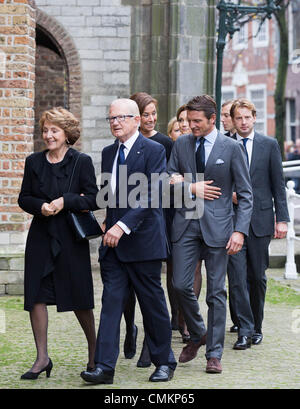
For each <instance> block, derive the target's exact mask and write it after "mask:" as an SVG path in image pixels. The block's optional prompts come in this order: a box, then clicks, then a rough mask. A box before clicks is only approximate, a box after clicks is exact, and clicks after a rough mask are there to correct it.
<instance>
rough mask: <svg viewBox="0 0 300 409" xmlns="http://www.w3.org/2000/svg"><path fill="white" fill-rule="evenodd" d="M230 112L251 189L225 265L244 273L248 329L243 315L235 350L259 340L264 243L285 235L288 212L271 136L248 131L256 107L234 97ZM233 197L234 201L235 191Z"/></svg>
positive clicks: (266, 260) (241, 309)
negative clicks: (244, 227)
mask: <svg viewBox="0 0 300 409" xmlns="http://www.w3.org/2000/svg"><path fill="white" fill-rule="evenodd" d="M230 115H231V118H232V121H233V124H234V127H235V129H236V134H235V139H236V140H237V141H238V142H239V143H240V144H242V146H243V147H244V151H245V155H246V158H247V163H248V166H249V171H250V178H251V185H252V191H253V212H252V217H251V222H250V227H249V235H248V237H246V238H245V242H244V245H243V248H242V250H241V251H240V252H239V253H238V254H236V255H232V256H230V258H229V263H228V271H229V274H230V275H231V276H232V277H234V276H236V277H237V279H239V280H240V279H241V277H244V287H245V294H246V293H247V284H248V289H249V296H250V297H249V298H250V306H251V311H252V315H253V320H254V332H253V322H251V316H250V315H249V313H248V314H247V317H248V318H247V320H246V319H245V320H244V328H245V332H244V333H243V334H242V333H239V337H238V340H237V342H236V343H235V345H234V348H235V349H246V348H247V347H249V346H250V345H251V342H252V344H253V345H257V344H260V343H261V341H262V339H263V334H262V322H263V315H264V303H265V294H266V286H267V277H266V274H265V271H266V269H267V268H268V265H269V244H270V241H271V238H272V236H273V234H274V237H275V238H278V239H281V238H284V237H285V236H286V233H287V222H288V221H289V215H288V209H287V202H286V192H285V185H284V178H283V172H282V158H281V154H280V149H279V145H278V143H277V141H276V139H275V138H271V137H268V136H264V135H261V134H259V133H258V132H256V131H255V130H254V125H255V122H256V109H255V106H254V104H253V103H252V102H251V101H248V100H247V99H238V100H236V101H234V103H233V104H232V106H231V110H230ZM233 201H234V203H236V204H237V203H238V199H237V198H236V196H235V195H234V196H233ZM273 205H274V208H275V217H274V211H273ZM246 280H247V283H246ZM249 298H247V297H246V296H245V297H244V298H243V299H241V300H240V302H238V303H237V304H236V305H235V307H236V311H237V314H238V315H239V317H240V318H241V317H242V318H243V317H244V318H245V317H246V315H245V314H244V313H245V311H248V310H249V308H248V305H247V303H249Z"/></svg>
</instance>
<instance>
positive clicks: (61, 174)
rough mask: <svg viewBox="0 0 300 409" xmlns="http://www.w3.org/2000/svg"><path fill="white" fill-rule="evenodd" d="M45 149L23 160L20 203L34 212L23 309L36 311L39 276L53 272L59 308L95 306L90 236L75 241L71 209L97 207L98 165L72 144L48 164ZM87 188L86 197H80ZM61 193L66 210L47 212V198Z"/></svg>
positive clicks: (26, 262) (93, 208)
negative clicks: (69, 217)
mask: <svg viewBox="0 0 300 409" xmlns="http://www.w3.org/2000/svg"><path fill="white" fill-rule="evenodd" d="M46 153H47V151H43V152H38V153H33V154H32V155H30V156H29V157H28V158H27V159H26V162H25V170H24V178H23V183H22V187H21V192H20V195H19V200H18V203H19V206H20V207H21V208H22V209H23V210H24V211H25V212H27V213H30V214H32V215H33V219H32V222H31V226H30V229H29V232H28V236H27V242H26V249H25V276H24V287H25V293H24V295H25V300H24V309H25V310H27V311H30V310H32V308H33V305H34V304H35V300H36V297H37V294H38V292H39V289H40V284H41V280H42V278H43V277H45V276H47V275H48V274H50V273H52V274H53V281H54V286H55V294H56V305H57V311H74V310H81V309H91V308H93V307H94V294H93V280H92V273H91V262H90V252H89V243H88V241H81V242H76V241H75V239H74V235H73V233H72V230H71V228H70V226H69V224H68V221H67V218H66V215H67V211H68V210H73V211H80V210H85V209H89V210H95V209H97V204H96V195H97V192H98V189H97V185H96V177H95V170H94V167H93V164H92V160H91V158H90V157H89V156H88V155H86V154H81V155H80V158H79V160H78V163H77V165H76V168H75V172H74V176H73V179H72V185H71V189H70V191H69V192H68V188H69V182H70V177H71V173H72V170H73V167H74V164H75V161H76V158H77V156H78V155H79V152H77V151H76V150H74V149H72V148H69V150H68V151H67V153H66V155H65V157H64V159H63V160H62V161H61V162H59V163H58V164H50V163H49V162H48V161H47V159H46ZM81 193H83V194H84V196H80V194H81ZM61 196H63V198H64V209H63V210H62V211H61V212H59V213H58V214H57V215H55V216H48V217H46V216H43V215H42V213H41V208H42V205H43V203H45V202H47V203H50V202H51V201H52V200H54V199H57V198H58V197H61Z"/></svg>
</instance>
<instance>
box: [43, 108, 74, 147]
mask: <svg viewBox="0 0 300 409" xmlns="http://www.w3.org/2000/svg"><path fill="white" fill-rule="evenodd" d="M45 121H49V122H51V123H52V124H53V125H56V126H58V127H59V128H61V129H62V130H63V131H64V132H65V135H66V138H67V143H68V144H69V145H74V143H75V142H76V141H77V140H78V139H79V137H80V126H79V121H78V119H77V118H76V117H75V116H74V115H73V114H72V113H71V112H70V111H68V110H67V109H65V108H62V107H54V108H51V109H49V110H47V111H44V112H43V113H42V116H41V119H40V128H41V131H42V132H43V128H44V123H45Z"/></svg>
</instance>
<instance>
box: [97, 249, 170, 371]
mask: <svg viewBox="0 0 300 409" xmlns="http://www.w3.org/2000/svg"><path fill="white" fill-rule="evenodd" d="M100 268H101V277H102V281H103V294H102V309H101V315H100V325H99V331H98V337H97V346H96V354H95V363H96V365H97V366H99V367H100V368H102V369H103V370H112V369H114V368H115V365H116V362H117V359H118V355H119V344H120V321H121V318H122V314H123V311H124V306H125V304H126V302H127V299H128V295H129V290H130V285H131V284H132V286H133V288H134V291H135V293H136V295H137V298H138V301H139V305H140V309H141V312H142V315H143V324H144V329H145V337H146V341H147V345H148V347H149V351H150V356H151V361H152V363H153V364H154V365H155V366H160V365H168V366H169V367H170V368H171V369H175V367H176V360H175V358H174V355H173V351H172V349H171V336H172V332H171V324H170V318H169V313H168V309H167V304H166V299H165V294H164V291H163V288H162V286H161V261H145V262H135V263H122V262H121V261H120V260H119V259H118V258H117V256H116V253H115V251H114V249H109V250H108V251H107V253H106V255H105V257H104V259H102V260H101V261H100Z"/></svg>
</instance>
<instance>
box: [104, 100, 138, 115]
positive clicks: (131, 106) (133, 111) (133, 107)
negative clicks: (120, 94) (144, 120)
mask: <svg viewBox="0 0 300 409" xmlns="http://www.w3.org/2000/svg"><path fill="white" fill-rule="evenodd" d="M113 105H122V106H125V107H126V108H127V110H128V114H130V115H134V116H140V110H139V107H138V105H137V103H136V102H135V101H133V100H132V99H129V98H118V99H115V100H114V101H113V102H112V103H111V104H110V107H112V106H113Z"/></svg>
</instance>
